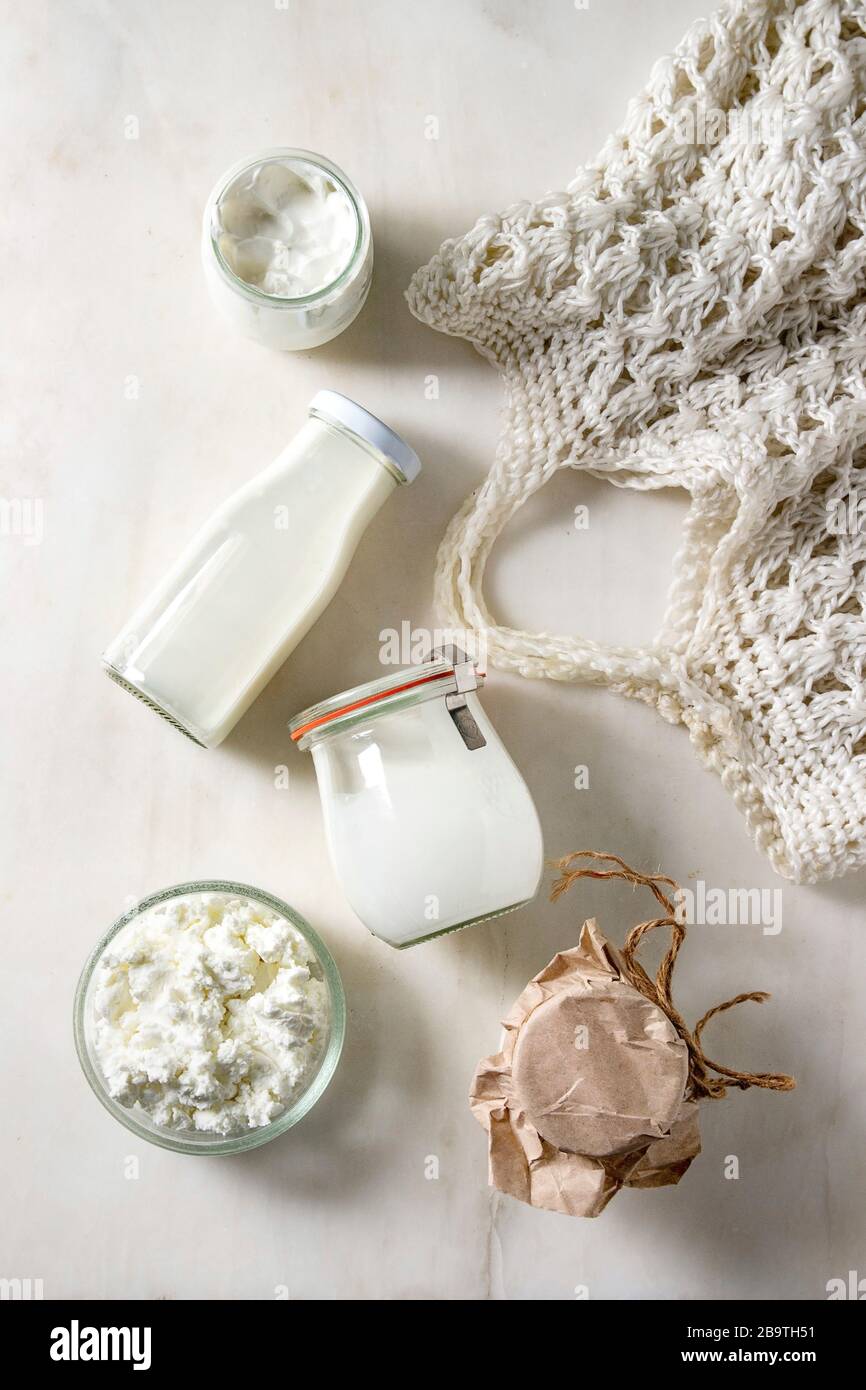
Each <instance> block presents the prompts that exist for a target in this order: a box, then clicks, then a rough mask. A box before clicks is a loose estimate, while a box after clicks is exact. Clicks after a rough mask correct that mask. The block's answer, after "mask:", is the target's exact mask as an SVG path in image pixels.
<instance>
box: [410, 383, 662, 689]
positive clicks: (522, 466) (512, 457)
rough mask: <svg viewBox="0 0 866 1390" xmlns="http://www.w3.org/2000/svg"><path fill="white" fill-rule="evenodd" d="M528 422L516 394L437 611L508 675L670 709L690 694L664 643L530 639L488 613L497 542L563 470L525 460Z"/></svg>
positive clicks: (451, 535) (468, 508) (452, 549)
mask: <svg viewBox="0 0 866 1390" xmlns="http://www.w3.org/2000/svg"><path fill="white" fill-rule="evenodd" d="M521 416H522V411H521V408H520V404H519V400H518V398H517V396H516V394H515V392H514V391H509V399H508V402H507V404H506V408H505V419H504V421H503V430H502V433H501V435H500V444H499V448H498V450H497V454H496V460H495V463H494V466H493V469H492V470H491V472H490V474H489V475H488V477H487V478H486V479H485V481H484V483H483V484H482V486H481V487H480V488H479V489H478V491H477V492H476V493H473V494H472V496H470V497H469V498H467V500H466V501H465V502H464V504H463V506H462V507H461V509H460V511H459V512H458V513H457V514H456V516H455V517H454V518H453V519H452V521H451V523H450V525H449V526H448V529H447V531H446V533H445V535H444V537H443V539H442V542H441V545H440V547H439V552H438V555H437V559H436V578H435V586H434V587H435V593H434V598H435V603H436V608H437V611H438V612H440V613H441V614H442V615H443V616H444V617H445V618H446V621H447V622H448V623H449V624H451V625H452V626H453V627H454V628H456V629H457V630H458V631H462V632H473V633H475V634H477V635H478V638H480V639H481V640H482V643H483V646H484V647H485V648H486V651H487V653H488V655H489V656H490V658H491V660H492V661H493V664H494V665H496V666H498V667H500V668H504V669H506V670H511V671H517V672H519V673H520V674H521V675H523V676H529V677H535V678H538V679H541V678H544V677H547V678H548V679H552V680H576V681H585V682H592V683H595V684H603V685H611V686H614V687H615V688H617V689H621V690H624V691H627V692H628V693H630V694H633V695H642V696H643V697H644V698H646V699H649V700H651V701H652V702H653V703H655V704H661V705H662V706H663V705H664V701H665V693H666V692H667V691H670V692H673V691H674V690H675V689H680V690H681V689H682V672H681V673H680V679H679V681H676V680H675V679H674V674H673V668H674V661H673V653H672V651H671V650H670V649H669V648H667V647H665V646H663V645H660V644H658V643H651V644H649V645H647V646H644V647H630V646H619V645H611V644H605V643H600V642H595V641H592V640H591V639H590V638H588V637H580V636H577V635H556V634H552V633H548V632H542V633H529V632H524V631H521V630H520V629H517V628H511V627H505V626H503V625H501V624H499V623H497V621H496V620H495V618H494V617H493V615H492V614H491V612H490V610H489V609H488V607H487V604H486V601H485V599H484V594H483V591H482V583H483V578H484V571H485V567H486V564H487V559H488V556H489V555H490V552H491V550H492V548H493V545H494V543H495V541H496V540H497V538H498V537H499V535H500V533H501V532H502V530H503V528H504V527H505V525H506V524H507V522H508V521H509V520H510V519H511V517H512V516H514V514H515V513H516V512H517V511H518V510H519V509H520V508H521V507H522V506H523V504H524V503H525V502H526V501H527V500H528V499H529V498H530V497H531V496H532V495H533V494H534V493H536V492H538V491H539V490H540V489H541V488H542V487H543V486H544V485H545V483H547V482H548V481H549V480H550V478H551V477H552V476H553V474H554V473H555V472H557V471H558V469H559V468H560V467H561V466H562V465H561V463H560V461H559V460H558V459H555V458H554V459H551V457H550V455H549V453H544V452H543V451H539V452H540V456H538V455H535V454H533V453H532V451H531V450H527V455H526V456H522V457H518V450H519V449H520V446H521V443H522V442H523V441H525V440H526V433H525V431H524V430H523V429H522V428H521V424H522V421H521ZM587 471H589V472H592V470H591V469H589V470H587ZM605 476H607V477H608V478H609V475H608V474H605ZM674 481H677V482H682V481H683V479H681V478H680V477H674V476H671V475H668V476H667V477H665V476H664V475H660V474H659V473H657V472H656V473H653V474H651V475H646V474H645V475H642V476H641V475H640V474H631V475H630V476H629V478H628V484H629V486H630V487H643V488H654V487H655V488H657V487H660V486H670V485H671V484H672V483H673V482H674Z"/></svg>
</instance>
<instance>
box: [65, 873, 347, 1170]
mask: <svg viewBox="0 0 866 1390" xmlns="http://www.w3.org/2000/svg"><path fill="white" fill-rule="evenodd" d="M189 893H230V894H232V895H233V896H236V897H244V898H249V899H251V900H252V901H253V902H256V903H259V904H261V905H262V906H264V907H267V908H269V909H270V910H271V911H272V912H278V913H279V914H280V916H282V917H285V918H286V919H287V920H288V921H289V922H291V923H292V925H293V926H294V927H295V928H296V929H297V930H298V931H299V932H300V933H301V935H302V936H303V937H304V938H305V939H306V941H307V942H308V943H309V945H310V946H311V948H312V950H313V953H314V954H315V956H316V958H317V960H318V962H319V965H320V966H321V970H322V979H323V980H324V982H325V984H326V985H327V988H328V995H329V999H330V1006H331V1010H330V1013H331V1017H330V1030H329V1035H328V1041H327V1044H326V1046H325V1048H324V1050H323V1052H322V1055H321V1058H320V1059H319V1063H318V1066H317V1067H316V1068H315V1070H313V1071H312V1072H311V1074H310V1076H309V1078H308V1080H307V1083H306V1085H305V1086H304V1088H303V1090H301V1091H300V1092H299V1094H298V1095H297V1096H296V1097H295V1099H294V1101H293V1102H292V1103H291V1105H289V1106H287V1107H286V1109H285V1110H284V1111H283V1113H282V1114H281V1115H278V1116H277V1118H276V1119H275V1120H272V1121H271V1122H270V1124H267V1125H261V1126H260V1127H259V1128H258V1129H248V1130H244V1131H242V1132H240V1133H238V1134H229V1135H225V1134H220V1135H215V1134H206V1133H199V1132H197V1131H195V1130H175V1129H166V1128H164V1127H162V1126H160V1125H157V1124H154V1122H153V1121H152V1120H151V1119H150V1118H149V1117H148V1115H147V1114H146V1113H145V1112H144V1111H143V1110H140V1109H136V1108H129V1107H127V1106H123V1105H120V1104H119V1103H118V1102H117V1101H116V1100H114V1099H113V1098H112V1097H111V1096H110V1095H109V1094H108V1091H107V1089H106V1085H105V1081H104V1079H103V1076H102V1073H101V1070H100V1067H99V1062H98V1060H97V1058H96V1054H95V1052H94V1049H93V1046H92V1038H91V1022H92V1016H91V1004H92V1000H91V992H92V985H93V978H94V973H95V970H96V966H97V965H98V963H99V960H100V958H101V956H102V953H103V951H104V950H105V948H106V946H107V945H108V943H109V942H110V941H111V940H112V939H113V938H114V937H115V936H116V935H117V933H118V932H119V931H122V929H123V928H124V927H125V926H127V924H128V923H129V922H131V921H133V920H134V919H135V918H136V917H138V916H140V915H141V914H142V913H144V912H147V911H148V910H149V909H150V908H152V907H155V906H156V905H157V904H158V903H164V902H167V901H168V900H169V899H171V898H180V897H184V896H186V895H187V894H189ZM74 1031H75V1047H76V1051H77V1052H78V1060H79V1061H80V1063H81V1067H82V1070H83V1072H84V1075H85V1076H86V1077H87V1080H88V1082H89V1083H90V1086H91V1087H92V1089H93V1091H94V1092H95V1094H96V1096H97V1097H98V1099H99V1100H101V1101H102V1104H103V1105H104V1106H105V1108H106V1110H108V1111H109V1112H110V1113H111V1114H112V1115H113V1116H114V1118H115V1119H116V1120H119V1121H120V1123H121V1124H122V1125H125V1126H126V1128H127V1129H129V1130H132V1133H133V1134H136V1135H137V1136H138V1138H139V1139H146V1140H147V1141H148V1143H150V1144H158V1145H159V1147H160V1148H163V1149H172V1150H173V1151H174V1152H175V1153H185V1154H233V1153H242V1152H243V1151H244V1150H245V1149H256V1148H258V1147H259V1145H260V1144H267V1143H269V1142H270V1140H271V1139H276V1138H277V1137H278V1136H279V1135H280V1134H284V1133H285V1131H286V1130H287V1129H291V1128H292V1125H296V1124H297V1123H298V1121H299V1120H301V1119H303V1117H304V1116H305V1115H306V1113H307V1111H308V1110H311V1109H312V1108H313V1106H314V1105H315V1103H316V1101H317V1100H318V1099H319V1097H320V1096H321V1095H322V1093H323V1091H324V1090H325V1087H326V1086H327V1085H328V1082H329V1081H330V1080H331V1077H332V1076H333V1075H334V1072H335V1071H336V1068H337V1063H338V1061H339V1060H340V1053H341V1052H342V1049H343V1039H344V1037H345V1033H346V1000H345V995H344V993H343V984H342V981H341V979H340V974H339V971H338V970H337V966H336V964H335V962H334V959H333V957H332V956H331V953H330V951H329V950H328V948H327V946H326V945H325V943H324V942H323V941H322V939H321V937H320V936H319V935H318V934H317V933H316V932H315V931H314V930H313V928H312V927H311V926H310V924H309V922H307V921H306V920H305V919H304V918H303V917H302V916H301V915H300V913H299V912H296V911H295V909H294V908H293V907H289V905H288V903H284V902H282V901H281V900H280V899H279V898H274V897H272V896H271V894H270V893H264V892H262V890H261V889H260V888H251V887H250V886H249V884H246V883H230V882H227V881H225V880H222V879H213V880H207V881H203V882H196V883H179V884H176V885H175V886H174V887H173V888H164V889H163V890H162V892H160V893H152V894H151V895H150V897H148V898H144V899H142V901H141V902H139V903H136V905H135V906H134V907H132V908H130V909H129V911H127V912H125V913H124V914H123V916H122V917H119V918H118V919H117V921H116V922H115V923H114V925H113V926H111V927H110V928H109V929H108V931H107V932H106V933H105V935H104V936H103V937H102V938H101V940H99V941H98V942H97V944H96V945H95V946H94V948H93V950H92V951H91V953H90V955H89V956H88V958H87V962H86V964H85V966H84V969H83V970H82V972H81V978H80V979H79V981H78V987H77V989H76V991H75V1006H74Z"/></svg>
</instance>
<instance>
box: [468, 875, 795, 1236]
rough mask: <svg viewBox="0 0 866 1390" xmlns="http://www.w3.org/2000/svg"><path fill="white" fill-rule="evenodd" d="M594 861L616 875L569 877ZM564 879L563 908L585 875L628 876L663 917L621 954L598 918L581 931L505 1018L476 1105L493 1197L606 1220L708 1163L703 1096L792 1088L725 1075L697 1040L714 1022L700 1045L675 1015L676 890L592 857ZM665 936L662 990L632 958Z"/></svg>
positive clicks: (480, 1073)
mask: <svg viewBox="0 0 866 1390" xmlns="http://www.w3.org/2000/svg"><path fill="white" fill-rule="evenodd" d="M585 856H590V857H592V858H593V859H596V860H602V861H605V862H607V863H613V864H615V865H616V866H617V868H615V869H609V870H605V871H604V872H599V871H598V870H588V869H586V868H583V867H581V868H574V867H573V863H574V861H575V860H577V859H579V858H582V857H585ZM560 867H561V868H563V879H561V880H560V882H559V883H558V884H557V886H556V888H555V890H554V897H558V896H559V895H560V893H561V892H563V891H565V888H567V887H568V886H570V883H571V882H573V881H574V879H576V878H578V877H581V876H583V875H585V874H588V873H591V874H592V876H593V877H617V878H627V879H628V880H629V881H630V882H639V883H643V884H645V885H646V886H647V887H650V888H652V891H653V892H654V894H655V896H656V898H657V900H658V901H659V902H660V903H662V905H663V906H664V907H665V908H666V909H669V912H668V916H667V917H664V918H657V919H654V920H653V921H651V922H645V923H641V924H640V925H639V926H638V927H635V928H633V929H632V932H630V933H629V937H628V940H627V942H626V947H625V948H624V950H623V953H622V954H620V952H619V951H618V950H617V949H616V948H615V947H614V946H612V945H611V944H610V943H609V942H608V941H606V940H605V938H604V936H603V935H602V933H601V931H600V930H599V927H598V924H597V923H596V922H595V920H590V921H587V922H585V923H584V925H583V929H582V931H581V934H580V942H579V945H578V946H576V947H574V948H572V949H571V950H568V951H562V952H560V954H558V955H556V956H554V958H553V960H552V961H551V962H550V964H549V965H547V966H546V967H545V968H544V970H542V971H541V972H540V974H538V975H536V976H535V978H534V979H533V980H530V982H529V984H528V985H527V986H526V988H525V989H524V991H523V993H522V994H521V995H520V997H519V999H518V1000H517V1001H516V1003H515V1004H514V1007H513V1008H512V1009H511V1011H510V1013H509V1014H508V1016H507V1018H505V1019H504V1020H503V1027H504V1030H505V1037H504V1042H503V1046H502V1050H501V1051H500V1052H498V1053H497V1054H496V1055H495V1056H493V1057H487V1058H485V1059H484V1060H483V1061H482V1062H480V1063H479V1065H478V1068H477V1070H476V1073H475V1077H474V1080H473V1083H472V1090H471V1094H470V1104H471V1106H472V1110H473V1113H474V1114H475V1116H476V1118H477V1119H478V1120H479V1122H480V1123H481V1124H482V1125H483V1126H484V1128H485V1129H486V1130H487V1132H488V1135H489V1158H490V1183H491V1186H493V1187H496V1188H498V1189H499V1190H500V1191H501V1192H506V1193H508V1194H509V1195H510V1196H512V1197H517V1198H518V1199H519V1200H520V1201H523V1202H528V1203H529V1204H530V1205H532V1206H536V1207H543V1208H544V1209H546V1210H548V1211H558V1212H565V1213H567V1214H568V1215H571V1216H598V1214H599V1212H601V1211H603V1210H604V1208H605V1206H606V1205H607V1203H608V1202H609V1201H610V1199H611V1198H612V1197H613V1196H614V1195H615V1194H616V1193H617V1192H618V1191H619V1190H620V1188H621V1187H623V1186H630V1187H662V1186H665V1185H667V1184H670V1183H676V1182H679V1180H680V1178H681V1177H682V1175H683V1173H684V1172H685V1171H686V1169H687V1168H688V1166H689V1164H690V1163H691V1161H692V1159H693V1158H695V1156H696V1155H697V1154H698V1153H700V1148H701V1142H700V1134H699V1130H698V1105H697V1100H698V1098H699V1097H705V1096H713V1097H718V1096H720V1095H722V1094H724V1091H725V1089H726V1087H727V1086H728V1085H737V1086H741V1087H743V1086H749V1085H759V1086H766V1087H769V1088H771V1089H778V1090H787V1089H790V1087H791V1086H793V1084H794V1083H793V1082H792V1081H791V1079H790V1077H784V1076H774V1075H753V1074H751V1073H741V1072H734V1071H731V1070H730V1069H727V1068H720V1067H717V1066H716V1064H714V1063H712V1062H709V1061H708V1059H707V1058H705V1057H704V1054H703V1053H702V1051H701V1049H700V1042H699V1039H700V1031H701V1029H702V1028H703V1026H704V1024H705V1023H706V1021H707V1020H708V1019H709V1017H710V1016H711V1015H712V1013H715V1012H717V1010H711V1013H710V1014H708V1015H706V1017H705V1018H704V1019H702V1020H701V1023H700V1024H699V1025H698V1027H697V1029H696V1030H695V1034H694V1035H692V1034H691V1033H689V1031H688V1029H687V1028H686V1026H685V1024H684V1023H683V1021H682V1019H681V1018H680V1016H679V1014H678V1013H677V1012H676V1010H675V1009H674V1007H673V1002H672V1000H671V997H670V976H671V973H672V969H673V962H674V960H675V959H676V953H677V951H678V950H679V946H680V944H681V942H682V939H683V937H684V935H685V928H684V927H683V926H682V924H681V923H679V922H678V921H677V920H676V916H675V910H674V907H673V903H671V902H670V901H669V899H668V898H667V896H666V895H665V894H664V892H663V890H662V888H661V885H662V884H665V885H670V886H672V887H674V888H675V887H676V885H675V884H673V881H672V880H668V879H665V878H663V877H657V878H654V879H648V878H645V877H644V876H643V875H639V874H636V873H635V871H634V870H631V869H628V867H627V865H624V864H623V863H622V860H619V859H617V858H616V857H615V856H607V855H604V856H602V855H596V854H595V853H594V852H590V851H582V852H581V854H580V855H573V856H569V858H568V859H567V860H564V861H562V864H561V865H560ZM661 925H666V926H671V927H672V929H673V932H674V935H673V939H672V944H671V948H670V950H669V951H668V954H667V955H666V957H665V959H664V961H663V962H662V965H661V967H660V969H659V975H658V977H657V980H656V982H655V984H654V983H653V982H652V981H651V980H650V979H649V977H648V976H647V975H646V974H645V973H644V971H643V969H642V968H641V967H640V966H639V965H637V963H636V961H635V960H634V951H635V950H636V947H637V944H638V942H639V940H640V938H641V936H642V935H643V933H644V932H645V931H646V930H649V929H651V928H652V927H655V926H661ZM764 997H766V996H763V995H746V996H739V997H738V999H737V1000H736V1001H731V1003H734V1002H740V1000H741V999H744V998H754V999H761V998H764ZM721 1007H722V1008H727V1007H729V1005H727V1004H726V1005H722V1006H721ZM710 1071H717V1072H719V1073H720V1076H717V1077H712V1076H711V1075H710V1074H709V1073H710Z"/></svg>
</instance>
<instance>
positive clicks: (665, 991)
mask: <svg viewBox="0 0 866 1390" xmlns="http://www.w3.org/2000/svg"><path fill="white" fill-rule="evenodd" d="M580 859H589V860H592V861H594V862H595V863H597V864H602V863H604V864H612V865H616V866H617V867H615V868H606V869H602V868H592V867H590V866H588V865H585V864H583V865H577V867H573V866H574V865H575V862H576V861H577V860H580ZM554 868H556V869H558V870H559V871H560V875H561V877H560V878H559V879H558V880H557V882H556V883H555V884H554V886H553V890H552V892H551V894H550V900H551V902H556V901H557V899H559V898H561V897H562V895H563V894H564V893H567V892H568V890H569V888H570V887H571V885H572V884H573V883H574V882H575V881H576V880H577V879H579V878H601V879H604V878H621V879H624V880H625V881H626V883H631V884H633V885H634V886H635V887H642V888H649V890H650V892H651V893H652V894H653V896H654V897H655V899H656V901H657V902H658V903H659V905H660V906H661V907H662V908H663V909H664V913H665V915H664V916H663V917H653V918H650V919H649V920H648V921H646V922H639V923H638V924H637V925H636V926H634V927H632V928H631V930H630V932H629V933H628V935H627V937H626V939H625V945H624V946H623V948H622V951H621V953H620V954H621V959H622V965H623V967H624V969H623V973H624V975H625V977H626V979H627V980H628V982H629V984H631V985H633V986H634V988H635V989H636V990H638V991H639V992H640V993H641V994H642V995H643V996H644V998H646V999H649V1000H650V1002H651V1003H653V1004H656V1005H657V1006H658V1007H659V1008H660V1009H661V1010H662V1011H663V1012H664V1013H665V1014H667V1016H668V1018H669V1019H670V1021H671V1023H672V1024H673V1025H674V1027H675V1028H676V1030H677V1032H678V1033H679V1035H680V1037H681V1038H682V1040H683V1042H684V1043H685V1045H686V1047H687V1048H688V1052H689V1082H690V1087H691V1093H692V1095H693V1096H694V1097H695V1099H698V1100H700V1099H703V1098H709V1099H711V1100H720V1099H721V1097H722V1096H723V1095H725V1093H726V1091H727V1089H728V1087H729V1086H737V1087H739V1089H740V1090H741V1091H746V1090H748V1089H749V1087H750V1086H761V1087H763V1088H764V1089H765V1090H768V1091H792V1090H793V1089H794V1087H795V1086H796V1084H797V1083H796V1081H795V1080H794V1078H793V1077H792V1076H785V1075H783V1074H780V1073H776V1072H751V1071H736V1070H734V1068H733V1067H723V1066H720V1064H719V1063H718V1062H713V1061H711V1059H710V1058H709V1057H708V1056H707V1055H706V1053H705V1052H704V1050H703V1048H702V1047H701V1036H702V1034H703V1031H704V1028H705V1027H706V1025H707V1024H708V1023H709V1021H710V1019H711V1018H713V1017H714V1016H715V1015H716V1014H721V1013H724V1012H725V1010H726V1009H732V1008H733V1007H734V1006H735V1005H736V1004H742V1003H745V1002H746V1000H753V1001H754V1002H755V1003H756V1004H763V1002H764V1000H765V999H769V997H770V996H769V994H767V993H766V992H765V991H764V990H754V991H752V992H751V993H749V994H738V995H736V997H735V998H734V999H728V1000H727V1001H726V1002H725V1003H724V1004H716V1006H715V1007H714V1008H712V1009H709V1010H708V1011H707V1013H705V1014H704V1016H703V1018H701V1019H699V1021H698V1022H697V1023H696V1024H695V1028H694V1032H691V1031H690V1030H689V1028H688V1025H687V1024H686V1022H685V1019H684V1018H683V1017H682V1015H681V1014H680V1013H679V1011H678V1010H677V1008H676V1007H675V1005H674V1002H673V995H672V991H671V982H672V978H673V973H674V964H675V962H676V958H677V955H678V954H679V949H680V947H681V945H682V944H683V941H684V940H685V936H686V929H685V926H684V925H683V923H682V921H681V920H680V918H679V917H678V915H677V910H676V908H675V906H674V903H673V902H672V900H671V898H670V897H669V896H668V894H667V893H666V892H665V891H664V889H665V888H668V889H671V890H672V892H673V895H674V896H676V895H677V894H679V893H680V892H681V891H682V890H681V888H680V885H679V884H678V883H677V882H676V880H675V879H672V878H668V877H667V875H666V874H652V875H648V874H642V873H639V872H638V871H637V869H631V868H629V866H628V864H626V863H625V862H624V861H623V860H622V859H620V858H619V856H618V855H616V854H602V853H600V852H598V851H597V850H593V849H581V850H576V851H575V852H574V853H573V854H568V855H566V856H565V858H564V859H559V860H557V861H556V862H555V864H554ZM656 927H670V929H671V941H670V946H669V947H668V949H667V951H666V953H665V955H664V958H663V960H662V962H661V964H660V965H659V968H658V971H657V972H656V977H655V980H651V979H650V977H649V975H648V974H647V973H646V971H645V970H644V968H643V966H642V965H641V964H640V963H639V962H638V960H637V951H638V947H639V945H640V943H641V941H642V939H643V938H644V936H646V935H647V934H648V933H649V932H651V931H654V930H655V928H656ZM713 1072H715V1073H717V1075H715V1076H714V1075H711V1073H713Z"/></svg>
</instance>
